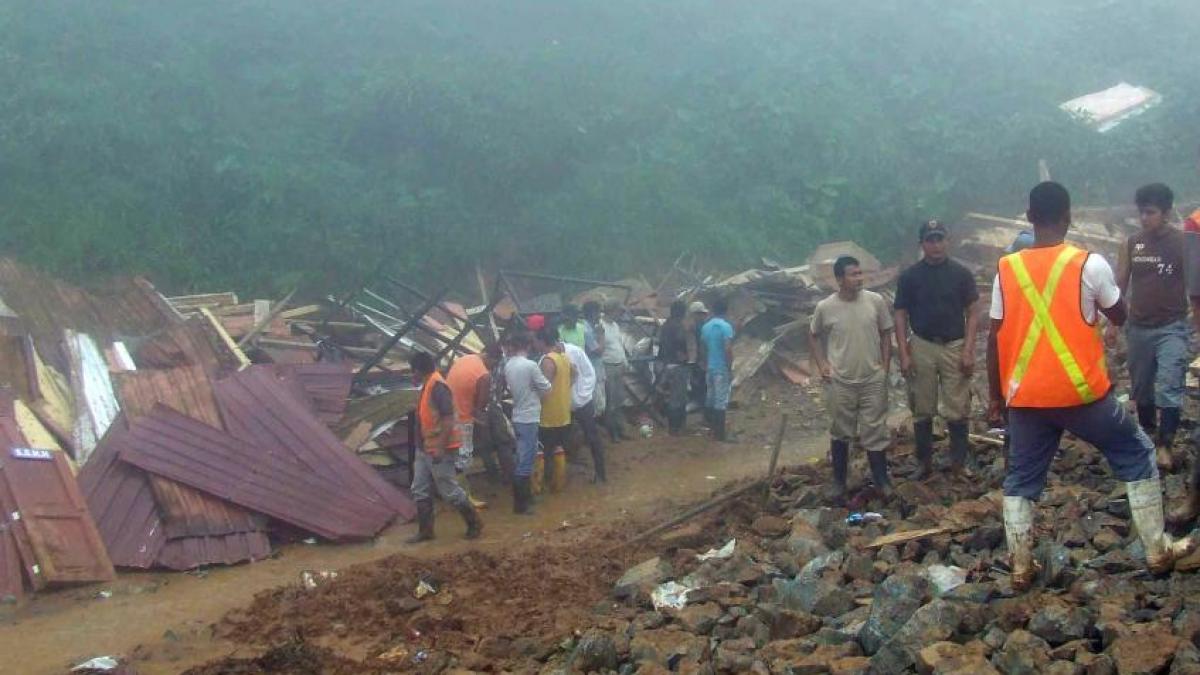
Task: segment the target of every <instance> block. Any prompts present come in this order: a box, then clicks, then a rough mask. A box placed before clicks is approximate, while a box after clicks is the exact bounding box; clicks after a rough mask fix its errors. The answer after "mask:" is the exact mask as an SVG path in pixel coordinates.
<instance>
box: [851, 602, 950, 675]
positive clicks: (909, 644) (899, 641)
mask: <svg viewBox="0 0 1200 675" xmlns="http://www.w3.org/2000/svg"><path fill="white" fill-rule="evenodd" d="M960 618H961V614H960V610H959V606H958V604H957V603H954V602H950V601H948V600H934V601H933V602H931V603H929V604H927V605H925V606H924V607H921V608H920V609H918V610H917V611H915V612H913V614H912V616H911V617H909V619H908V621H906V622H904V625H903V626H901V627H900V629H899V630H897V631H896V632H895V633H894V634H893V635H892V637H891V639H889V640H888V641H887V642H885V643H884V644H883V646H882V647H880V648H879V650H878V651H877V652H875V655H874V656H872V657H871V672H873V673H880V674H887V673H902V672H904V671H905V670H907V669H908V668H910V667H912V666H913V664H915V663H916V661H917V655H918V653H919V652H920V651H921V649H923V648H924V647H926V646H928V645H930V644H932V643H934V642H941V641H944V640H948V639H949V638H950V637H951V636H952V635H954V633H955V632H956V631H957V630H958V623H959V620H960Z"/></svg>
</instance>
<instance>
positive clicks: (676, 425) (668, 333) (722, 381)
mask: <svg viewBox="0 0 1200 675" xmlns="http://www.w3.org/2000/svg"><path fill="white" fill-rule="evenodd" d="M728 312H729V304H728V302H727V301H726V300H725V299H724V298H718V299H717V300H715V301H714V302H713V306H712V310H711V311H710V310H709V308H708V307H707V306H705V304H704V303H703V302H700V301H698V300H697V301H695V302H692V303H691V305H687V304H685V303H684V302H683V301H682V300H677V301H675V302H673V303H671V309H670V315H669V316H668V318H667V320H666V321H665V322H663V325H662V326H661V327H660V328H659V331H658V355H657V360H658V362H659V365H660V371H659V378H661V380H662V381H663V382H665V383H666V395H667V396H666V398H667V405H666V412H667V431H668V433H670V434H671V435H672V436H678V435H679V434H682V433H683V431H684V427H685V426H686V423H687V406H688V402H689V401H691V400H694V401H696V402H698V403H700V404H702V405H703V410H704V421H705V423H706V424H707V425H708V427H709V429H711V430H712V434H713V438H715V439H717V440H718V441H726V440H729V432H728V429H727V427H726V411H727V410H728V409H729V394H730V391H731V389H732V386H733V337H734V330H733V324H732V323H730V321H729V319H728V317H727V316H726V315H727V314H728ZM689 394H690V395H689Z"/></svg>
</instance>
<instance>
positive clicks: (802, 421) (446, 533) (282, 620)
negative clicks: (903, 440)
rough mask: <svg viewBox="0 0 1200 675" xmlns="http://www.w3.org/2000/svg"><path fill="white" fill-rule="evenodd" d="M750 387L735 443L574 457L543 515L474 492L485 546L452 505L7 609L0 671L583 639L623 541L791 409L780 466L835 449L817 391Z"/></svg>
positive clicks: (748, 453) (749, 464) (715, 484)
mask: <svg viewBox="0 0 1200 675" xmlns="http://www.w3.org/2000/svg"><path fill="white" fill-rule="evenodd" d="M739 393H740V398H741V409H740V410H739V411H737V412H736V413H731V418H734V419H735V420H736V421H734V425H735V427H736V430H737V433H738V438H737V442H736V443H733V444H717V443H713V442H711V441H709V440H708V439H706V438H704V437H703V436H701V435H699V434H698V433H695V432H693V433H690V434H688V435H686V436H684V437H681V438H671V437H668V436H666V435H665V433H663V432H662V430H661V429H657V430H656V431H655V435H654V436H653V437H652V438H650V439H642V438H637V439H635V440H632V441H628V442H625V443H622V444H619V445H616V446H614V447H613V448H612V449H611V451H610V465H611V468H610V474H611V477H610V482H609V484H608V485H605V486H596V485H591V484H589V482H588V477H589V475H590V470H589V469H588V468H587V467H586V466H585V465H579V466H574V467H573V471H572V479H571V480H572V482H571V485H570V486H569V488H568V490H567V491H566V492H564V493H563V494H561V495H552V496H548V497H546V499H545V501H544V502H543V503H542V504H541V505H540V506H539V508H538V512H537V514H536V515H535V516H533V517H520V516H514V515H512V514H511V501H510V499H509V497H508V495H507V494H506V493H505V492H504V491H503V490H496V489H495V488H492V487H490V486H488V485H487V484H486V482H485V481H483V480H482V479H476V480H475V481H474V485H475V492H476V494H477V496H480V497H483V498H485V499H488V500H489V501H490V502H491V505H490V508H489V509H487V510H486V511H485V512H484V514H483V517H484V521H485V524H486V530H485V532H484V537H483V538H482V540H480V541H478V542H475V543H468V542H465V541H463V540H462V539H461V537H460V535H461V530H462V523H461V521H460V520H459V519H458V517H457V515H456V514H454V513H452V512H442V511H440V512H439V514H438V516H439V517H438V520H437V532H438V540H437V541H436V542H433V543H431V544H425V545H421V546H417V547H413V546H407V545H405V544H404V543H403V540H404V539H405V538H406V537H408V536H409V535H410V534H411V532H412V530H413V526H412V525H408V524H404V525H393V526H392V527H390V528H389V529H388V530H386V531H385V532H384V533H383V534H382V535H381V536H380V537H378V538H377V539H376V540H374V541H372V542H366V543H362V544H353V545H338V546H334V545H325V544H316V545H303V544H297V545H289V546H285V547H283V548H282V549H281V550H280V551H279V552H278V553H277V555H276V556H274V557H273V558H272V559H269V560H265V561H260V562H257V563H251V564H247V565H239V566H235V567H217V568H211V569H207V570H200V571H197V572H192V573H187V574H179V573H170V572H161V573H158V572H155V573H131V574H121V575H120V576H119V578H118V580H117V581H116V582H114V583H112V584H105V585H100V586H87V587H80V588H73V589H65V590H61V591H56V592H51V593H44V594H40V595H38V596H37V597H35V598H34V599H33V600H31V601H29V602H27V603H26V604H25V605H23V606H20V607H16V608H14V607H0V654H3V655H4V656H3V662H4V664H5V665H4V667H3V668H0V670H3V671H4V672H19V673H29V674H34V675H36V674H40V673H63V672H66V670H67V669H68V668H69V667H70V666H71V665H74V664H76V663H80V662H81V661H84V660H86V659H88V658H91V657H94V656H100V655H119V656H123V657H125V658H126V659H128V661H129V662H130V663H131V664H132V665H133V666H134V667H135V668H136V669H137V672H138V673H142V674H143V675H144V674H147V673H148V674H151V675H153V674H157V673H179V672H182V671H184V670H187V669H188V668H192V667H196V666H199V665H201V664H205V663H209V662H214V660H218V659H222V658H225V657H231V658H233V659H234V660H233V661H226V662H217V663H216V664H213V665H210V666H209V667H208V669H207V670H204V669H201V670H196V671H195V672H230V673H239V672H241V673H255V672H280V673H283V672H287V673H292V672H309V671H311V669H309V671H306V668H307V666H305V665H304V664H305V663H308V662H314V663H319V664H322V665H321V669H320V670H318V671H311V672H347V673H350V672H354V673H357V672H364V670H363V668H364V667H366V666H364V663H365V660H366V659H367V658H368V657H374V656H378V655H379V654H380V653H383V652H385V651H387V650H390V649H393V648H397V649H399V651H396V652H395V653H394V655H393V656H394V657H396V658H399V655H400V653H401V652H403V651H405V650H408V651H411V652H412V655H415V654H416V652H418V651H420V650H421V649H423V648H426V647H427V646H431V645H432V646H435V647H436V644H442V645H446V644H454V645H458V646H461V645H465V644H466V643H467V642H477V641H479V640H481V639H482V638H483V637H485V636H488V635H495V634H500V633H503V634H506V635H510V636H523V635H527V636H529V637H531V638H532V637H534V636H545V635H560V634H564V633H569V632H570V630H572V629H573V627H575V626H582V622H583V621H584V619H585V618H586V615H587V614H588V613H589V612H590V610H591V609H592V608H593V607H594V605H595V604H596V603H597V602H600V601H602V600H603V599H604V598H605V597H606V595H607V593H608V591H609V590H610V589H611V587H612V582H613V580H614V579H615V577H616V576H618V575H619V574H620V573H621V571H622V570H623V569H624V567H623V566H627V563H629V562H630V560H633V558H636V557H637V556H638V555H639V554H640V553H642V551H640V550H639V549H638V548H637V547H632V548H622V547H619V546H617V545H618V544H619V543H620V542H622V541H624V540H625V539H626V538H627V537H629V536H630V535H631V534H632V533H635V532H639V531H641V530H642V529H645V528H646V527H649V526H651V525H654V524H657V523H658V522H661V521H662V520H665V519H666V518H669V517H670V516H671V515H673V514H674V513H676V512H677V511H678V510H679V509H680V508H681V507H682V506H683V505H686V504H688V503H691V502H695V501H698V500H701V499H703V498H705V497H708V496H710V495H712V494H713V493H714V492H717V491H719V490H721V489H723V488H724V486H725V485H726V484H727V483H731V482H735V481H738V480H740V479H743V478H746V477H758V476H761V475H763V473H765V470H766V466H767V462H768V455H769V446H770V444H771V442H772V441H773V438H774V435H775V432H776V430H777V425H778V422H779V416H780V415H781V414H782V413H784V412H787V413H789V414H790V417H791V423H790V424H789V431H788V435H787V438H786V440H785V442H784V445H783V452H782V454H781V464H782V465H800V464H806V463H809V462H811V461H813V460H814V459H816V458H819V457H821V456H823V454H824V452H825V436H824V435H823V425H824V422H823V421H822V420H823V414H822V411H821V406H820V404H819V402H817V401H816V400H815V397H814V396H813V395H812V392H808V391H806V390H804V389H801V388H797V387H790V386H768V387H767V388H765V389H758V388H752V387H747V388H746V390H745V391H743V392H739ZM698 420H699V416H698V415H696V416H693V417H692V422H693V424H697V423H698ZM634 562H636V560H634ZM306 571H315V572H322V571H338V572H339V578H338V579H337V581H336V582H335V584H336V585H334V586H329V585H327V586H324V587H319V588H317V589H315V590H310V591H303V590H301V589H300V588H299V585H300V580H301V575H302V574H303V573H304V572H306ZM422 577H426V578H428V579H429V580H431V581H434V582H438V583H440V584H443V585H444V586H445V588H446V592H445V594H444V595H443V594H440V593H439V595H438V600H437V602H435V603H434V605H433V606H434V607H441V608H442V610H441V611H440V612H439V611H433V612H423V613H422V614H421V616H419V617H414V616H413V615H412V614H411V613H406V612H404V611H403V610H404V607H403V606H397V605H396V604H395V603H396V602H398V601H397V600H396V598H401V599H403V598H411V597H412V591H413V588H414V587H415V586H416V584H417V581H418V579H420V578H422ZM335 589H342V590H340V591H339V590H335ZM347 592H348V593H349V595H346V593H347ZM438 603H446V604H444V605H440V604H438ZM466 608H470V609H469V611H468V610H467V609H466ZM414 619H418V620H415V621H414ZM411 631H418V632H420V635H421V638H420V639H413V637H412V635H413V634H412V632H411ZM430 641H439V642H436V644H435V643H434V642H430ZM485 646H486V645H485ZM410 647H416V649H411V648H410ZM516 647H517V648H520V649H525V648H528V645H527V644H517V645H516ZM492 648H494V649H499V650H501V651H503V650H505V649H509V648H512V645H507V646H506V645H501V646H499V647H495V646H492ZM431 651H433V652H436V649H434V650H431ZM410 659H411V655H410ZM339 664H340V665H339ZM383 665H386V664H383ZM431 665H432V664H431ZM10 669H11V670H10Z"/></svg>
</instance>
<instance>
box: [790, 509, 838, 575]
mask: <svg viewBox="0 0 1200 675" xmlns="http://www.w3.org/2000/svg"><path fill="white" fill-rule="evenodd" d="M787 548H788V551H789V552H790V553H791V554H792V555H793V556H795V557H796V564H797V565H801V566H803V565H806V564H808V562H809V561H810V560H812V559H813V558H816V557H818V556H822V555H825V554H827V553H829V547H828V546H826V545H825V537H824V536H822V535H821V532H820V530H818V529H817V527H816V526H815V525H813V524H812V523H810V522H809V521H808V520H806V519H804V518H794V519H792V531H791V533H790V534H789V535H788V538H787Z"/></svg>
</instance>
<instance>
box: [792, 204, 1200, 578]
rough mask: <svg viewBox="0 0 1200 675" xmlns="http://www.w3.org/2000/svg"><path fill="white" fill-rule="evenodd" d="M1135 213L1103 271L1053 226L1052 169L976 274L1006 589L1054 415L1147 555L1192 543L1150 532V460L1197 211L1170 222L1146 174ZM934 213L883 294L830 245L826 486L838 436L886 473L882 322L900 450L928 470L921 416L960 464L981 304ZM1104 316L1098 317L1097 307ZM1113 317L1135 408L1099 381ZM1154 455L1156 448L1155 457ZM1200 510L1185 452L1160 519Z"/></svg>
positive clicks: (1064, 218) (1177, 354)
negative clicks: (1086, 446) (1182, 501)
mask: <svg viewBox="0 0 1200 675" xmlns="http://www.w3.org/2000/svg"><path fill="white" fill-rule="evenodd" d="M1135 201H1136V204H1137V208H1138V212H1139V216H1140V220H1141V225H1142V228H1141V230H1140V231H1139V232H1137V233H1135V234H1133V235H1132V236H1130V237H1129V238H1128V241H1126V242H1125V245H1124V247H1123V248H1122V249H1121V254H1120V258H1119V261H1118V267H1117V273H1116V274H1115V275H1114V273H1113V270H1112V268H1111V267H1110V266H1109V264H1108V262H1106V261H1105V260H1104V258H1103V257H1102V256H1100V255H1097V254H1094V253H1089V252H1088V251H1086V250H1083V249H1080V248H1078V247H1076V246H1073V245H1071V244H1069V243H1066V241H1065V239H1066V235H1067V231H1068V229H1069V227H1070V224H1071V200H1070V195H1069V193H1068V192H1067V190H1066V189H1065V188H1064V187H1063V186H1062V185H1059V184H1058V183H1054V182H1044V183H1041V184H1039V185H1037V186H1036V187H1034V188H1033V190H1032V191H1031V192H1030V194H1029V207H1028V210H1027V212H1026V216H1027V218H1028V220H1029V222H1030V223H1031V224H1032V225H1033V231H1032V233H1026V234H1023V235H1022V236H1021V237H1019V238H1018V240H1017V241H1016V242H1014V243H1013V246H1011V247H1010V249H1009V253H1008V254H1007V255H1005V256H1004V257H1002V258H1001V260H1000V262H999V265H998V270H997V274H996V276H995V279H994V281H993V283H992V289H991V300H990V308H989V310H988V316H989V318H990V331H989V335H988V341H987V345H988V349H987V359H986V362H987V370H988V392H989V401H988V403H989V405H988V421H989V422H990V423H992V424H994V425H998V426H1003V427H1005V428H1006V432H1007V439H1008V444H1007V450H1006V458H1005V460H1006V462H1005V467H1006V475H1005V479H1004V485H1003V494H1004V499H1003V515H1004V526H1005V533H1006V538H1007V543H1008V548H1009V552H1010V554H1011V556H1012V572H1011V581H1012V586H1013V588H1014V589H1015V590H1018V591H1019V590H1023V589H1026V588H1028V587H1029V586H1030V585H1031V584H1032V582H1033V580H1034V578H1035V576H1036V574H1037V570H1038V565H1037V563H1036V561H1035V560H1034V556H1033V520H1034V518H1033V513H1034V502H1035V501H1036V500H1037V499H1038V498H1039V497H1040V495H1041V493H1042V491H1043V489H1044V488H1045V484H1046V476H1047V472H1048V471H1049V469H1050V466H1051V462H1052V461H1053V459H1054V456H1055V454H1056V453H1057V451H1058V447H1059V441H1060V439H1061V437H1062V433H1063V432H1064V431H1069V432H1070V433H1072V434H1073V435H1075V436H1076V437H1078V438H1079V439H1081V440H1083V441H1085V442H1087V443H1090V444H1092V445H1094V446H1096V447H1097V448H1098V449H1099V450H1100V451H1101V452H1102V453H1103V454H1104V456H1105V458H1106V459H1107V461H1108V463H1109V465H1110V466H1111V468H1112V470H1113V472H1114V474H1116V476H1117V477H1118V478H1119V479H1120V480H1122V481H1123V482H1124V483H1125V493H1126V495H1127V498H1128V503H1129V509H1130V513H1131V516H1132V518H1133V521H1134V524H1135V527H1136V529H1137V533H1138V536H1139V537H1140V539H1141V543H1142V545H1143V547H1144V550H1145V554H1146V564H1147V567H1148V568H1149V569H1150V571H1151V572H1154V573H1162V572H1165V571H1169V570H1170V569H1171V568H1172V567H1173V564H1174V561H1175V560H1176V559H1178V558H1179V557H1181V556H1182V555H1185V554H1186V553H1187V552H1189V551H1190V550H1191V549H1192V547H1193V542H1192V541H1190V539H1189V538H1185V539H1183V540H1181V541H1174V540H1172V538H1171V537H1169V536H1168V535H1167V534H1165V532H1164V530H1165V523H1164V520H1165V518H1164V512H1163V500H1162V486H1161V482H1160V479H1159V468H1160V467H1162V468H1164V469H1169V468H1172V467H1173V466H1174V465H1176V463H1177V461H1176V458H1175V457H1174V455H1173V446H1174V439H1175V435H1176V432H1177V430H1178V428H1179V423H1180V416H1181V415H1180V410H1181V407H1182V404H1183V395H1184V373H1185V369H1186V365H1187V355H1188V338H1189V334H1190V327H1189V325H1188V310H1189V307H1190V308H1191V310H1192V320H1193V322H1197V326H1198V327H1200V211H1197V212H1196V213H1195V214H1193V215H1192V217H1191V218H1189V219H1187V221H1186V222H1185V224H1184V228H1183V230H1180V229H1179V228H1177V227H1175V226H1174V225H1172V224H1171V214H1172V213H1173V212H1174V196H1173V194H1172V192H1171V190H1170V188H1168V187H1167V186H1165V185H1162V184H1154V185H1147V186H1145V187H1143V188H1141V189H1139V190H1138V191H1137V194H1136V196H1135ZM948 234H949V233H948V232H947V229H946V227H945V226H944V225H943V224H941V223H939V222H937V221H929V222H927V223H925V224H924V225H922V226H921V228H920V230H919V232H918V238H919V241H920V245H921V249H922V254H923V255H922V258H921V260H920V261H918V262H917V263H916V264H914V265H913V266H911V267H909V268H908V269H906V270H904V272H903V273H902V274H901V276H900V279H899V284H898V288H897V292H896V297H895V303H894V308H892V309H891V310H889V308H888V306H887V302H886V300H884V298H883V297H882V296H881V295H879V294H877V293H874V292H872V291H869V290H865V289H864V288H863V275H862V270H861V267H860V264H859V261H857V260H855V259H854V258H852V257H849V256H843V257H841V258H839V259H838V260H837V261H836V262H835V263H834V276H835V277H836V279H837V283H838V291H837V292H836V293H834V294H832V295H830V296H829V297H828V298H825V299H824V300H822V301H821V302H820V303H819V304H818V305H817V307H816V310H815V311H814V312H813V316H812V319H811V324H810V348H811V355H812V361H813V364H814V367H815V368H816V369H817V370H818V371H819V372H820V374H821V376H822V378H823V379H824V380H825V382H826V383H827V401H828V410H829V416H830V436H831V441H830V457H831V464H832V472H833V485H832V490H831V491H832V493H833V496H834V497H835V498H837V497H842V496H844V495H845V493H846V483H847V475H846V474H847V467H848V463H849V451H850V444H851V441H852V440H853V439H855V438H857V440H858V443H859V445H860V446H861V447H863V448H864V449H865V450H866V452H867V459H868V465H869V467H870V472H871V480H872V482H873V484H874V485H875V487H876V488H877V489H878V490H879V491H880V492H882V493H883V494H885V495H886V494H889V493H890V492H891V490H892V482H891V478H890V476H889V472H888V462H887V451H888V449H889V447H890V445H891V433H890V431H889V429H888V427H887V425H886V417H887V410H888V402H887V397H888V382H887V380H888V371H889V368H890V363H891V359H892V349H893V336H894V343H895V348H896V352H897V356H898V359H899V366H900V371H901V372H902V373H903V375H904V377H905V379H906V380H907V384H908V393H909V403H910V407H911V410H912V415H913V436H914V439H915V445H916V452H915V455H916V458H915V459H916V462H915V463H916V466H915V467H914V469H913V472H912V474H911V475H912V478H913V479H915V480H922V479H924V478H926V477H928V476H929V475H930V474H931V472H932V471H933V462H932V459H933V452H932V448H933V418H934V416H935V415H937V414H939V413H940V414H941V415H942V416H943V418H944V419H945V422H946V427H947V431H948V436H949V446H950V453H949V455H950V457H949V460H950V461H949V465H950V468H951V470H954V471H963V472H968V473H969V472H970V471H971V470H972V466H971V465H972V458H971V456H970V452H969V450H970V442H969V434H968V419H969V413H970V399H971V386H970V385H971V379H972V376H973V374H974V370H975V360H976V353H975V344H976V337H977V335H978V331H979V320H980V317H981V314H982V307H981V304H980V303H981V299H980V296H979V293H978V290H977V288H976V283H975V280H974V278H973V275H972V274H971V273H970V271H969V270H967V269H966V267H965V266H963V265H961V264H960V263H957V262H956V261H954V260H953V259H952V258H950V257H949V255H948V251H947V238H948ZM1102 320H1104V321H1107V324H1108V325H1107V328H1106V329H1105V330H1104V331H1103V332H1102V331H1101V329H1100V323H1101V321H1102ZM1122 326H1123V327H1124V335H1125V341H1126V344H1127V352H1128V362H1127V365H1128V367H1129V372H1130V380H1131V389H1132V392H1131V394H1132V398H1133V401H1134V403H1135V407H1136V413H1137V419H1136V420H1135V419H1134V418H1133V416H1131V415H1130V414H1129V413H1128V412H1127V411H1126V409H1125V407H1124V406H1123V405H1122V404H1121V403H1120V402H1119V401H1118V399H1117V397H1116V396H1115V394H1114V392H1113V384H1112V381H1111V380H1110V377H1109V369H1108V363H1107V361H1106V358H1105V346H1106V344H1105V343H1106V341H1107V342H1108V343H1109V344H1110V345H1111V344H1115V341H1116V339H1117V336H1118V332H1119V329H1120V328H1121V327H1122ZM1156 458H1157V461H1156ZM1197 515H1200V462H1196V466H1195V467H1194V470H1193V473H1192V479H1191V491H1190V494H1189V497H1188V501H1187V503H1186V505H1185V506H1184V507H1183V508H1182V509H1180V510H1179V511H1177V512H1175V513H1173V514H1171V518H1170V519H1171V520H1172V521H1175V522H1177V523H1179V524H1181V525H1182V524H1186V523H1189V522H1191V521H1192V520H1194V519H1195V518H1196V517H1197Z"/></svg>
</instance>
